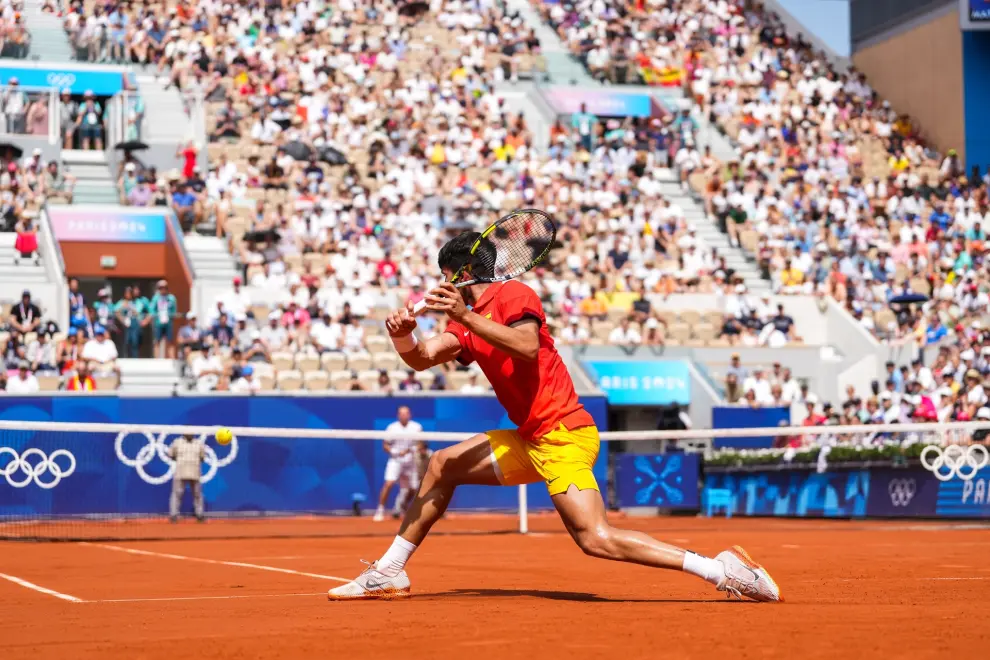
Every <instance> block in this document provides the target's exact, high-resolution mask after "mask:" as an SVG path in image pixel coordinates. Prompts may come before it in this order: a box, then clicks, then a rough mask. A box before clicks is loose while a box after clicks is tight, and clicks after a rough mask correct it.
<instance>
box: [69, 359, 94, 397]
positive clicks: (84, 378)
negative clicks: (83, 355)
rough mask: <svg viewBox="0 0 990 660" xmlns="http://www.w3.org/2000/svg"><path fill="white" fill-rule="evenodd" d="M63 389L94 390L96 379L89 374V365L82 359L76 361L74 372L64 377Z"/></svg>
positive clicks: (76, 390) (73, 390)
mask: <svg viewBox="0 0 990 660" xmlns="http://www.w3.org/2000/svg"><path fill="white" fill-rule="evenodd" d="M65 389H66V390H68V391H70V392H92V391H94V390H96V381H95V380H93V377H92V376H91V375H90V372H89V366H88V365H87V364H86V362H85V361H84V360H79V361H78V362H77V363H76V371H75V373H73V374H71V375H69V376H68V377H67V378H66V381H65Z"/></svg>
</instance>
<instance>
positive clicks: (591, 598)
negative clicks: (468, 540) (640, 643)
mask: <svg viewBox="0 0 990 660" xmlns="http://www.w3.org/2000/svg"><path fill="white" fill-rule="evenodd" d="M431 595H435V596H466V597H469V598H526V597H529V598H544V599H546V600H566V601H572V602H577V603H741V602H751V601H739V600H729V599H727V598H605V597H603V596H596V595H595V594H588V593H582V592H579V591H548V590H546V589H452V590H451V591H444V592H441V593H437V594H431ZM752 602H755V601H752Z"/></svg>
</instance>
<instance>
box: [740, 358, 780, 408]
mask: <svg viewBox="0 0 990 660" xmlns="http://www.w3.org/2000/svg"><path fill="white" fill-rule="evenodd" d="M750 390H752V392H753V393H754V394H755V395H756V400H757V401H758V402H759V403H761V404H763V405H769V404H771V403H772V402H773V394H772V392H771V390H770V381H769V380H767V378H766V375H765V373H764V370H763V367H755V368H754V369H753V375H752V376H750V377H748V378H747V379H746V380H744V381H743V393H746V392H749V391H750Z"/></svg>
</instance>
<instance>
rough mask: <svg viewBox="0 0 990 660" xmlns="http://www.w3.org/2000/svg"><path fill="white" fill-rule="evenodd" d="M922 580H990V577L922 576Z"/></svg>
mask: <svg viewBox="0 0 990 660" xmlns="http://www.w3.org/2000/svg"><path fill="white" fill-rule="evenodd" d="M921 579H922V580H938V581H956V580H990V577H933V578H921Z"/></svg>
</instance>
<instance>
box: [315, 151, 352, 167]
mask: <svg viewBox="0 0 990 660" xmlns="http://www.w3.org/2000/svg"><path fill="white" fill-rule="evenodd" d="M319 159H320V160H322V161H323V162H324V163H327V164H329V165H347V157H346V156H344V154H343V153H341V152H340V150H339V149H334V148H333V147H322V148H320V151H319Z"/></svg>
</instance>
